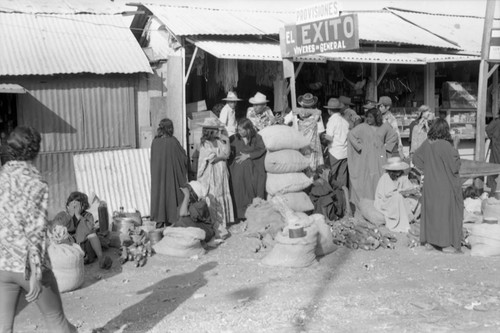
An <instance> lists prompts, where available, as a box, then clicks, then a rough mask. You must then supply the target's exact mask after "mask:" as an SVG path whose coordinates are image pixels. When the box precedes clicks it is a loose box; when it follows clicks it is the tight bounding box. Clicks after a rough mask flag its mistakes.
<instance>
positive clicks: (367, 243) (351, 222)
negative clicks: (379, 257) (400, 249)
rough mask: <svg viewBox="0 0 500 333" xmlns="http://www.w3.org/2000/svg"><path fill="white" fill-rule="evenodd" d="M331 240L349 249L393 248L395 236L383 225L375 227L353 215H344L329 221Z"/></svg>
mask: <svg viewBox="0 0 500 333" xmlns="http://www.w3.org/2000/svg"><path fill="white" fill-rule="evenodd" d="M329 224H330V226H331V232H332V235H333V242H334V243H335V244H337V245H343V246H346V247H348V248H351V249H363V250H367V251H368V250H376V249H378V248H379V247H382V248H389V249H394V246H395V244H394V243H396V241H397V239H396V237H394V235H393V234H391V233H390V232H389V230H388V229H386V228H385V227H376V226H374V225H372V224H370V223H368V222H363V221H362V220H359V219H356V218H353V217H344V218H342V219H340V220H338V221H333V222H330V223H329Z"/></svg>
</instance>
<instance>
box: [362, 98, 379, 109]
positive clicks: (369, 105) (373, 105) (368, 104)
mask: <svg viewBox="0 0 500 333" xmlns="http://www.w3.org/2000/svg"><path fill="white" fill-rule="evenodd" d="M376 107H377V102H374V101H370V100H368V101H366V104H365V105H363V109H365V110H370V109H373V108H376Z"/></svg>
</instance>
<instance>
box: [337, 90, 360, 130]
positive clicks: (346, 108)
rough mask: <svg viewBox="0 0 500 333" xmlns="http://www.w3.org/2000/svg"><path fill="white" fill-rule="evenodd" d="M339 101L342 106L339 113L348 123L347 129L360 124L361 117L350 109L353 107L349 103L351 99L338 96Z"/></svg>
mask: <svg viewBox="0 0 500 333" xmlns="http://www.w3.org/2000/svg"><path fill="white" fill-rule="evenodd" d="M339 101H340V103H341V104H342V105H343V106H342V109H341V110H340V113H342V116H343V117H344V119H345V120H347V122H348V123H349V129H352V128H353V127H354V126H356V125H358V124H360V123H361V117H360V116H358V114H357V113H356V111H354V110H353V109H351V108H350V107H351V106H352V105H354V104H352V103H351V99H350V98H349V97H347V96H339Z"/></svg>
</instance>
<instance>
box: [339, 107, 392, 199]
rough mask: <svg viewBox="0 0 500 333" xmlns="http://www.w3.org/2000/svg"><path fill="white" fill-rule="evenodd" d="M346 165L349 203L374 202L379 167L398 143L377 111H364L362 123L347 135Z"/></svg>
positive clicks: (379, 171)
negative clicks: (349, 194) (365, 200)
mask: <svg viewBox="0 0 500 333" xmlns="http://www.w3.org/2000/svg"><path fill="white" fill-rule="evenodd" d="M347 143H348V144H347V164H348V168H349V179H350V181H351V182H350V188H349V190H350V191H351V202H352V203H354V204H355V205H359V203H360V200H361V199H362V198H366V199H370V200H374V199H375V189H376V188H377V184H378V181H379V179H380V177H381V176H382V175H383V174H384V169H383V165H384V164H385V163H386V161H387V158H388V157H390V155H391V152H392V150H393V149H394V146H395V145H397V144H398V135H397V133H396V132H395V131H394V129H392V127H391V126H390V125H389V124H387V123H382V116H381V114H380V111H378V110H377V109H370V110H368V111H367V112H366V122H365V123H362V124H359V125H358V126H356V127H354V128H353V129H352V130H351V131H349V134H348V135H347Z"/></svg>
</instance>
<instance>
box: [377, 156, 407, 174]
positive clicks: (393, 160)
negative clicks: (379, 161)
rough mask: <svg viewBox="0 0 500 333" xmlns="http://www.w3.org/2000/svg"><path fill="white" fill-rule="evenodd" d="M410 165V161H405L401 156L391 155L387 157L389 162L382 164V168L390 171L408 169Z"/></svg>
mask: <svg viewBox="0 0 500 333" xmlns="http://www.w3.org/2000/svg"><path fill="white" fill-rule="evenodd" d="M409 167H410V166H409V165H408V163H405V162H403V160H402V159H401V157H389V158H388V159H387V164H386V165H384V166H382V168H384V169H385V170H389V171H400V170H406V169H408V168H409Z"/></svg>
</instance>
